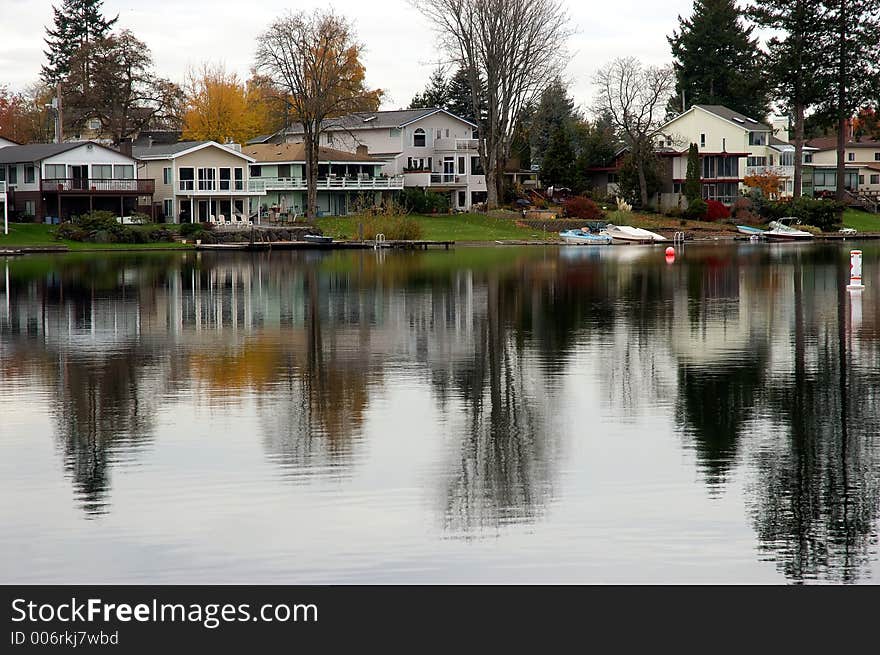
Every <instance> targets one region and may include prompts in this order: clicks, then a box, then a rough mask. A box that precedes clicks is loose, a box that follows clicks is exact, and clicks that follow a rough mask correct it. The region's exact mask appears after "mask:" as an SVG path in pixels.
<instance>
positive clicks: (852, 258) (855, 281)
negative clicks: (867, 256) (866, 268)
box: [846, 250, 865, 291]
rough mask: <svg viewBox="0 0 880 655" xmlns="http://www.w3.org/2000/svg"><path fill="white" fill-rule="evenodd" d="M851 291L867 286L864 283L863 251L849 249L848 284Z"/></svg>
mask: <svg viewBox="0 0 880 655" xmlns="http://www.w3.org/2000/svg"><path fill="white" fill-rule="evenodd" d="M846 288H847V289H848V290H849V291H861V290H862V289H864V288H865V285H864V284H862V251H861V250H850V251H849V284H848V285H846Z"/></svg>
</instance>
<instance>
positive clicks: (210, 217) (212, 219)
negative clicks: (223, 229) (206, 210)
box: [208, 214, 217, 223]
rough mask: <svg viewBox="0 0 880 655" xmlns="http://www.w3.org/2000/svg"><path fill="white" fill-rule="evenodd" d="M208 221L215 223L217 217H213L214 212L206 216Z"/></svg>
mask: <svg viewBox="0 0 880 655" xmlns="http://www.w3.org/2000/svg"><path fill="white" fill-rule="evenodd" d="M208 222H209V223H216V222H217V219H216V218H214V214H211V215H210V216H208Z"/></svg>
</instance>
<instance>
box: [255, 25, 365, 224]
mask: <svg viewBox="0 0 880 655" xmlns="http://www.w3.org/2000/svg"><path fill="white" fill-rule="evenodd" d="M362 53H363V45H362V44H361V43H360V42H359V41H357V39H356V36H355V33H354V28H353V26H352V24H351V22H350V21H349V20H347V19H345V18H343V17H341V16H337V15H336V14H334V13H333V11H332V10H329V9H326V10H325V9H318V10H315V11H314V12H312V13H306V12H304V11H300V12H297V13H295V14H294V13H288V14H286V15H284V16H281V17H279V18H277V19H276V20H275V21H274V22H273V23H272V25H271V26H270V27H269V28H268V29H267V30H266V31H265V32H263V34H262V35H261V36H260V39H259V45H258V46H257V54H256V69H257V71H258V72H260V73H262V74H264V75H266V76H267V77H268V78H269V79H271V80H272V83H273V84H274V85H275V86H276V87H277V88H279V89H281V90H282V91H284V93H285V94H286V95H287V97H288V98H289V101H290V106H291V109H292V112H293V114H294V116H295V118H296V119H297V120H299V121H300V122H301V123H302V126H303V144H304V146H305V151H306V180H307V185H308V192H307V205H306V206H307V216H308V218H310V219H313V218H315V217H316V215H317V207H318V190H317V178H318V144H319V139H320V137H321V134H322V133H323V132H324V130H325V129H327V128H328V127H331V126H332V125H333V123H332V119H334V118H336V117H339V116H343V115H345V114H349V113H352V112H357V111H375V110H376V109H378V107H379V101H380V99H381V97H382V91H381V90H370V89H368V88H367V86H366V82H365V79H364V78H365V69H364V65H363V64H362V63H361V55H362Z"/></svg>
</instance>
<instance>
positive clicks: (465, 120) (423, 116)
mask: <svg viewBox="0 0 880 655" xmlns="http://www.w3.org/2000/svg"><path fill="white" fill-rule="evenodd" d="M440 112H443V113H444V114H446V115H448V116H452V117H453V118H457V119H458V120H460V121H461V122H462V123H467V124H468V125H470V126H472V127H479V125H477V124H476V123H472V122H471V121H469V120H468V119H466V118H462V117H461V116H458V115H456V114H453V113H452V112H451V111H448V110H446V109H443V108H440V107H438V108H437V109H435V110H434V111H432V112H430V113H428V114H424V115H422V116H419V117H418V118H414V119H412V120H411V121H406V122H405V123H401V124H400V125H398V126H397V127H398V128H401V127H406V126H407V125H410V124H412V123H415V122H416V121H420V120H422V119H423V118H428V117H429V116H433V115H434V114H439V113H440Z"/></svg>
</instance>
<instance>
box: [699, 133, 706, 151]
mask: <svg viewBox="0 0 880 655" xmlns="http://www.w3.org/2000/svg"><path fill="white" fill-rule="evenodd" d="M700 147H701V148H705V147H706V135H705V134H701V135H700Z"/></svg>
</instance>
